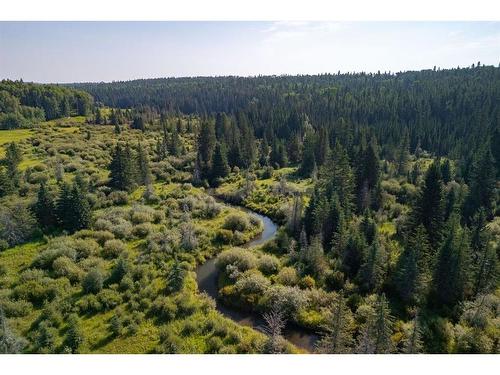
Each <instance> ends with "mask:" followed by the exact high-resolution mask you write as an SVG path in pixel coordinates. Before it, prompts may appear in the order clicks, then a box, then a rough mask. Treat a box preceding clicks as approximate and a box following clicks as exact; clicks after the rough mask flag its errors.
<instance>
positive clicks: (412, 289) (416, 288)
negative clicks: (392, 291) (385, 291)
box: [394, 225, 430, 303]
mask: <svg viewBox="0 0 500 375" xmlns="http://www.w3.org/2000/svg"><path fill="white" fill-rule="evenodd" d="M429 253H430V249H429V244H428V241H427V233H426V231H425V228H424V227H423V226H422V225H419V226H418V227H417V228H416V229H415V230H414V232H413V233H411V234H410V235H409V238H408V244H407V245H406V246H405V247H404V249H403V252H402V253H401V255H400V256H399V259H398V262H397V265H396V270H395V278H394V281H395V282H394V286H395V288H396V290H397V291H398V293H399V295H400V296H401V298H402V300H403V301H404V302H405V303H419V302H420V301H421V298H422V297H423V296H424V295H425V291H426V288H427V285H428V282H429V279H430V270H429V263H430V259H429V257H430V254H429Z"/></svg>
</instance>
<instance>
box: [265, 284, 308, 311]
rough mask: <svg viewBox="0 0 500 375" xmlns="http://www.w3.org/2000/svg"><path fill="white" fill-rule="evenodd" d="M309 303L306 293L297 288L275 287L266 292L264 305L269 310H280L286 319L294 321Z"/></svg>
mask: <svg viewBox="0 0 500 375" xmlns="http://www.w3.org/2000/svg"><path fill="white" fill-rule="evenodd" d="M306 303H307V297H306V296H305V294H304V292H303V291H301V290H300V289H299V288H297V287H289V286H283V285H273V286H271V287H270V288H268V289H267V290H266V293H265V294H264V297H263V305H264V307H265V308H266V309H267V310H270V309H271V308H273V307H277V308H279V309H280V310H281V311H282V312H283V313H284V314H285V316H286V317H289V318H292V319H294V318H295V317H296V315H297V313H298V311H299V310H300V309H302V308H303V307H304V306H305V305H306Z"/></svg>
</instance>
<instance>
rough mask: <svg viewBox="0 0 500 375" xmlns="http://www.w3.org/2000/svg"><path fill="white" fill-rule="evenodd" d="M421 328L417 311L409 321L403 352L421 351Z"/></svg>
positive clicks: (413, 352)
mask: <svg viewBox="0 0 500 375" xmlns="http://www.w3.org/2000/svg"><path fill="white" fill-rule="evenodd" d="M422 346H423V343H422V330H421V328H420V316H419V314H418V312H417V314H415V318H414V319H413V321H412V322H411V326H410V331H409V334H408V337H407V338H406V339H405V341H404V346H403V353H405V354H417V353H421V352H422Z"/></svg>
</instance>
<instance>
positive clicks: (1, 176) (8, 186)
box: [0, 166, 15, 198]
mask: <svg viewBox="0 0 500 375" xmlns="http://www.w3.org/2000/svg"><path fill="white" fill-rule="evenodd" d="M14 190H15V186H14V183H13V181H12V180H11V179H10V177H9V175H8V173H7V169H6V168H3V167H2V166H0V198H1V197H4V196H6V195H9V194H12V193H13V192H14Z"/></svg>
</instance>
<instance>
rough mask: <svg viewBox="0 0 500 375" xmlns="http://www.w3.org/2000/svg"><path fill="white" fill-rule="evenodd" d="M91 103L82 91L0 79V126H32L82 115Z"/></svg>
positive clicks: (86, 111)
mask: <svg viewBox="0 0 500 375" xmlns="http://www.w3.org/2000/svg"><path fill="white" fill-rule="evenodd" d="M92 105H93V101H92V97H91V96H90V95H89V94H87V93H86V92H83V91H79V90H74V89H69V88H66V87H62V86H53V85H36V84H29V83H23V82H22V81H16V82H14V81H5V80H4V81H1V82H0V129H17V128H26V127H31V126H34V125H36V124H38V123H40V122H41V121H45V120H52V119H56V118H60V117H69V116H72V115H73V116H85V115H87V114H88V113H89V112H90V110H91V108H92Z"/></svg>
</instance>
